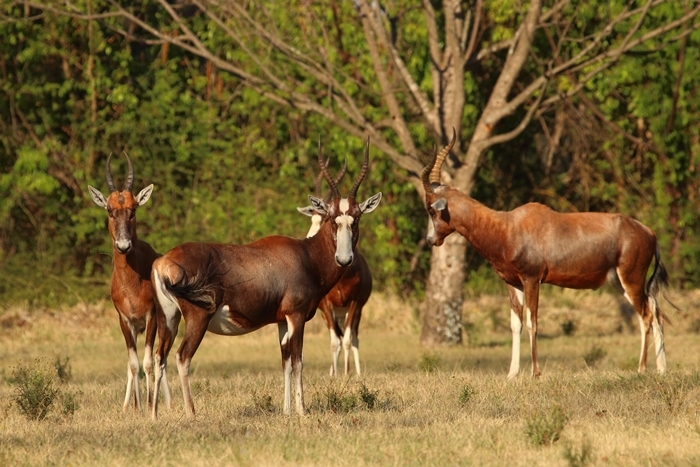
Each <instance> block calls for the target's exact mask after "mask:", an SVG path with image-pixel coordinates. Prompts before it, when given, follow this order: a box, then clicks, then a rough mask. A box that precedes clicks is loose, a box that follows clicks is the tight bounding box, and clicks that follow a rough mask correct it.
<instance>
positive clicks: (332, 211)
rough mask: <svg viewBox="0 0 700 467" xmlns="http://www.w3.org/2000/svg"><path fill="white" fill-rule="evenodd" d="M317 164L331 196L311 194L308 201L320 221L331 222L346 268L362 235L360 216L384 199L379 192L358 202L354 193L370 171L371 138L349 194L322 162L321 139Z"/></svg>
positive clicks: (338, 260) (340, 262) (338, 254)
mask: <svg viewBox="0 0 700 467" xmlns="http://www.w3.org/2000/svg"><path fill="white" fill-rule="evenodd" d="M318 165H319V166H320V167H321V174H322V175H323V177H324V178H325V179H326V181H327V182H328V185H329V186H330V188H331V198H330V200H329V201H325V200H323V199H321V198H318V197H316V196H311V195H309V202H310V203H311V207H312V208H313V210H314V211H315V212H316V213H318V214H320V215H321V216H322V218H321V220H320V223H321V224H322V223H323V222H324V221H325V220H328V221H329V222H330V223H331V231H332V233H333V241H334V243H335V246H336V249H335V262H336V264H337V265H338V266H340V267H342V268H344V267H348V266H350V265H351V264H352V262H353V260H354V259H355V257H354V253H353V250H354V248H355V245H356V244H357V240H358V238H359V229H360V217H361V216H362V214H364V213H369V212H372V211H374V209H375V208H376V207H377V206H378V205H379V201H380V200H381V199H382V193H381V192H379V193H377V194H375V195H373V196H371V197H369V198H368V199H367V200H365V201H363V202H362V203H359V204H358V203H357V201H356V200H355V196H356V195H357V189H358V188H359V187H360V183H362V180H363V179H364V178H365V176H366V175H367V170H368V168H369V139H368V140H367V146H366V148H365V158H364V161H363V163H362V169H361V170H360V175H359V176H358V178H357V181H355V184H354V185H353V186H352V189H351V190H350V194H349V195H348V197H347V198H343V197H342V196H341V195H340V190H338V184H337V183H336V181H335V180H333V178H332V177H331V175H330V173H329V172H328V167H327V166H326V164H324V163H323V156H322V155H321V141H320V140H319V142H318Z"/></svg>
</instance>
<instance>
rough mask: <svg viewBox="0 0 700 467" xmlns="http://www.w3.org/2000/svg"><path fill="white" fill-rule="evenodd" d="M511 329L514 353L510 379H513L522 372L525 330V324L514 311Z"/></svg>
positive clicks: (509, 374) (511, 318) (509, 372)
mask: <svg viewBox="0 0 700 467" xmlns="http://www.w3.org/2000/svg"><path fill="white" fill-rule="evenodd" d="M510 329H511V331H512V332H513V351H512V352H513V353H512V354H511V358H510V370H509V371H508V379H513V378H515V377H516V376H518V373H519V372H520V333H521V332H522V330H523V323H522V321H520V318H518V315H517V314H516V313H515V311H514V310H512V309H511V310H510Z"/></svg>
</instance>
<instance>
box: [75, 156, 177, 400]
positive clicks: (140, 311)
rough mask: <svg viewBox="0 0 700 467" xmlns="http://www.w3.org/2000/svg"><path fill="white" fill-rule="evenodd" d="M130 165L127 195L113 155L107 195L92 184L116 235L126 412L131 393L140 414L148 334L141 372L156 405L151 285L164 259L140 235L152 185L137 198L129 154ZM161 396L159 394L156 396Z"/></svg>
mask: <svg viewBox="0 0 700 467" xmlns="http://www.w3.org/2000/svg"><path fill="white" fill-rule="evenodd" d="M124 155H125V156H126V161H127V163H128V165H129V174H128V176H127V178H126V182H125V184H124V191H119V190H117V188H116V187H115V185H114V181H113V180H112V173H111V171H110V169H109V164H110V161H111V160H112V154H110V155H109V157H107V166H106V169H105V174H106V178H107V187H108V188H109V196H108V197H107V198H105V197H104V196H103V195H102V193H101V192H100V191H99V190H97V189H96V188H93V187H92V186H89V185H88V190H89V192H90V196H91V197H92V200H93V201H94V202H95V204H97V205H98V206H100V207H102V208H105V209H106V210H107V214H108V225H109V233H110V235H111V236H112V249H113V262H114V270H113V272H112V287H111V296H112V303H114V307H115V308H116V309H117V312H118V313H119V326H120V327H121V330H122V334H124V340H125V341H126V348H127V351H128V354H129V362H128V366H127V373H126V377H127V379H126V395H125V397H124V410H126V408H127V407H128V405H129V399H131V394H132V390H133V394H134V407H135V408H136V409H138V410H139V411H140V410H141V395H140V391H139V358H138V353H137V351H136V339H137V337H138V335H139V334H141V333H142V332H144V331H145V332H146V350H145V355H144V357H143V369H144V372H145V373H146V399H147V401H148V406H149V407H150V406H151V405H152V399H151V394H152V393H151V380H152V370H153V343H154V341H155V338H156V324H157V320H156V310H155V306H156V304H155V301H154V297H153V287H152V285H151V265H152V264H153V261H154V260H155V259H156V258H157V257H159V256H160V255H159V254H158V253H156V252H155V250H154V249H153V248H152V247H151V245H149V244H148V243H146V242H144V241H143V240H139V239H138V237H137V236H136V208H138V207H139V206H142V205H143V204H144V203H146V201H148V199H149V198H150V197H151V193H152V192H153V184H151V185H149V186H147V187H146V188H144V189H143V190H141V192H139V194H138V195H136V196H135V197H134V195H133V193H132V192H131V188H132V186H133V184H134V168H133V166H132V165H131V159H130V158H129V155H128V154H127V153H126V152H125V153H124ZM163 390H164V393H165V398H166V403H167V404H168V405H170V390H169V388H168V382H167V379H166V380H165V383H164V385H163ZM156 397H157V393H156Z"/></svg>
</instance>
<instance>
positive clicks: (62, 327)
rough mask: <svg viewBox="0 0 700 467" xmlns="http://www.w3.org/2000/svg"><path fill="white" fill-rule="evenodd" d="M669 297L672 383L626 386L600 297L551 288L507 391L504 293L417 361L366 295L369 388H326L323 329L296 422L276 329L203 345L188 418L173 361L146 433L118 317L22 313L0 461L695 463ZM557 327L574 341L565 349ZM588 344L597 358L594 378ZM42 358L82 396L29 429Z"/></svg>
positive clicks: (692, 401) (633, 338)
mask: <svg viewBox="0 0 700 467" xmlns="http://www.w3.org/2000/svg"><path fill="white" fill-rule="evenodd" d="M670 298H671V300H672V301H674V303H676V304H677V305H679V307H680V308H681V310H682V311H676V310H674V309H673V308H671V307H670V306H669V305H668V304H667V303H664V302H662V306H663V307H664V308H663V309H664V311H665V312H666V313H667V314H668V315H669V317H670V318H671V320H672V321H673V323H674V324H673V326H667V327H666V349H667V355H668V362H669V368H670V370H669V372H668V374H666V375H664V376H658V375H656V374H654V372H653V369H654V364H653V359H651V361H650V367H651V368H650V369H651V370H652V371H650V372H649V373H648V374H646V375H642V376H638V375H637V374H636V372H635V371H634V369H635V368H636V363H637V356H638V352H639V332H638V328H637V323H636V318H635V319H634V321H632V328H631V329H629V328H628V325H627V324H626V319H625V317H624V314H621V313H620V311H619V308H620V306H619V303H620V302H618V301H617V299H616V297H615V296H613V295H609V294H606V293H594V292H578V291H558V290H553V289H552V290H548V291H547V292H545V293H544V294H543V296H542V299H541V302H542V307H541V328H542V338H541V339H540V342H539V344H540V345H539V350H540V359H541V360H540V363H541V364H542V366H543V372H544V375H543V377H541V378H539V379H538V380H533V379H531V378H530V377H529V376H528V374H527V371H528V370H529V362H528V358H529V348H528V344H527V337H524V339H523V348H522V355H523V361H522V367H523V368H524V373H523V374H522V375H521V376H520V377H519V378H518V379H517V380H515V381H511V382H507V381H506V380H505V376H506V373H507V370H508V365H509V360H510V330H509V327H508V309H507V307H508V305H507V298H506V297H505V295H504V296H501V297H481V298H479V299H475V300H473V301H469V302H467V303H465V320H466V321H467V323H468V329H469V333H468V334H469V339H468V343H467V344H466V345H465V346H463V347H460V348H445V349H424V348H422V347H420V345H419V344H418V330H419V322H418V319H417V304H415V303H410V302H408V301H406V300H402V299H399V298H397V297H392V296H383V295H381V294H375V295H374V296H373V297H372V299H371V301H370V303H369V305H368V307H367V308H366V309H365V313H364V315H363V324H362V325H361V329H360V349H361V355H362V364H363V369H364V371H365V374H364V375H363V377H362V378H357V377H354V376H353V377H351V378H337V379H335V380H330V378H329V377H328V368H329V364H330V356H329V348H328V347H329V344H328V337H327V333H326V331H325V328H324V326H323V324H322V323H321V320H320V319H318V318H315V319H314V320H313V321H312V322H310V323H309V326H308V329H307V331H308V332H307V336H306V339H305V352H304V362H305V367H304V385H305V394H306V404H307V408H308V412H309V413H308V415H307V416H306V417H303V418H301V417H297V416H292V417H285V416H283V415H282V414H281V404H282V385H283V379H282V371H281V358H280V354H279V347H278V344H277V332H276V329H275V328H274V327H268V328H265V329H262V330H260V331H258V332H256V333H253V334H249V335H247V336H242V337H236V338H227V337H220V336H214V335H207V336H206V337H205V339H204V341H203V343H202V346H201V347H200V349H199V351H198V352H197V354H196V355H195V358H194V360H193V363H192V370H193V376H192V382H193V393H194V395H195V405H196V409H197V411H198V413H197V419H196V420H195V421H188V420H186V419H184V417H183V408H182V399H181V392H180V389H179V381H178V380H177V375H176V371H175V370H174V368H175V365H173V364H172V358H171V366H170V368H169V376H170V381H171V386H172V390H173V405H174V407H173V410H172V411H167V410H163V412H162V416H161V418H160V419H159V420H158V421H157V422H155V423H154V422H152V421H151V420H150V419H149V418H148V417H147V416H145V415H139V414H135V413H133V412H127V413H122V411H121V400H122V397H123V390H124V384H125V373H126V351H125V348H124V343H123V340H122V337H121V335H120V332H119V329H118V325H117V321H116V313H115V312H114V310H113V309H112V307H111V304H110V303H102V304H98V305H94V306H88V307H82V308H81V307H78V308H75V309H70V310H59V311H55V312H53V313H48V312H46V311H41V312H39V311H32V312H28V311H27V310H25V309H23V308H22V307H16V308H13V309H11V310H5V311H4V312H2V313H0V326H2V327H3V334H2V338H0V355H2V360H1V361H0V372H1V374H2V375H3V378H2V381H0V465H125V466H126V465H135V464H140V465H152V464H156V463H158V464H161V465H189V466H200V465H201V466H207V467H211V466H223V465H255V466H265V465H333V466H346V465H347V466H350V465H352V466H358V465H359V466H362V465H382V466H383V465H401V466H403V465H409V466H410V465H493V466H502V465H509V466H519V465H528V466H532V465H547V466H549V465H562V466H565V465H615V466H618V465H622V466H637V465H640V466H641V465H644V466H648V465H652V466H667V465H678V466H680V465H699V464H700V372H699V370H700V352H698V349H700V335H699V334H698V333H697V332H693V330H694V329H696V328H697V318H695V316H697V314H696V313H695V310H696V309H697V304H698V302H700V292H684V293H672V294H670ZM566 321H571V322H573V323H574V327H575V332H574V333H573V335H572V336H565V335H563V331H562V324H563V323H564V322H566ZM181 327H182V326H181ZM141 341H143V339H141ZM178 344H179V341H177V342H176V346H177V345H178ZM593 348H599V349H602V352H601V353H600V354H599V355H602V356H600V357H599V358H598V360H597V361H595V363H594V365H592V366H587V364H586V362H585V360H584V357H585V356H586V355H587V353H589V352H590V349H593ZM36 357H42V358H44V359H47V360H49V361H54V360H55V359H56V358H57V357H60V358H63V359H65V358H66V357H69V358H70V365H71V369H72V380H71V381H70V382H69V383H67V384H65V385H64V386H63V387H62V389H63V390H64V391H66V392H73V393H75V394H78V395H79V396H78V402H79V407H78V409H77V411H75V413H74V414H73V415H72V416H69V415H63V414H61V412H60V410H59V409H58V408H56V409H54V410H53V411H52V412H51V413H50V415H49V417H48V418H47V419H46V420H44V421H41V422H35V421H28V420H26V419H25V418H24V417H23V416H22V415H21V414H20V412H19V411H18V410H17V408H16V407H15V406H14V404H13V403H12V394H13V390H14V389H13V386H12V385H11V384H10V383H9V381H8V379H9V378H10V376H11V375H12V370H13V368H15V367H17V365H19V364H24V365H27V364H31V363H32V362H33V360H34V359H35V358H36ZM431 368H432V369H433V370H434V371H426V370H428V369H431ZM363 388H364V389H363ZM363 391H365V392H363ZM368 395H369V396H368ZM367 401H370V402H374V405H373V406H372V407H370V406H368V405H367ZM554 407H561V408H562V409H563V412H564V413H565V415H566V417H567V421H566V423H565V425H564V428H563V431H562V433H561V438H560V439H559V440H558V441H557V442H555V443H553V444H552V445H544V446H537V445H535V444H533V442H532V441H531V439H530V438H529V437H528V435H527V431H528V424H529V423H531V422H532V421H533V420H536V419H538V417H540V416H541V415H543V414H544V415H547V414H550V413H552V410H553V408H554ZM582 452H584V453H587V454H583V455H582V454H581V453H582ZM577 456H578V458H582V459H578V460H580V461H581V462H579V463H578V464H577Z"/></svg>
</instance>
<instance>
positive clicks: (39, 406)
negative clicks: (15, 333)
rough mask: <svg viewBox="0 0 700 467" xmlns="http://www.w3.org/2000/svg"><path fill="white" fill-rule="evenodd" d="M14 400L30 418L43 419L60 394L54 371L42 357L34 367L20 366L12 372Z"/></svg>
mask: <svg viewBox="0 0 700 467" xmlns="http://www.w3.org/2000/svg"><path fill="white" fill-rule="evenodd" d="M12 375H13V383H14V385H15V386H16V387H15V392H14V401H15V403H16V404H17V407H19V410H20V411H21V412H22V413H23V414H24V415H25V416H26V417H27V418H29V419H30V420H43V419H44V418H46V415H48V413H49V409H51V406H52V405H53V403H54V401H55V400H56V397H57V396H58V394H59V389H58V388H57V387H56V386H55V381H54V375H53V372H52V371H51V370H50V369H49V368H48V365H46V364H45V363H42V361H41V360H40V359H37V360H36V361H35V365H34V366H33V367H25V366H21V365H20V366H18V367H17V368H15V370H14V371H13V373H12Z"/></svg>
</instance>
